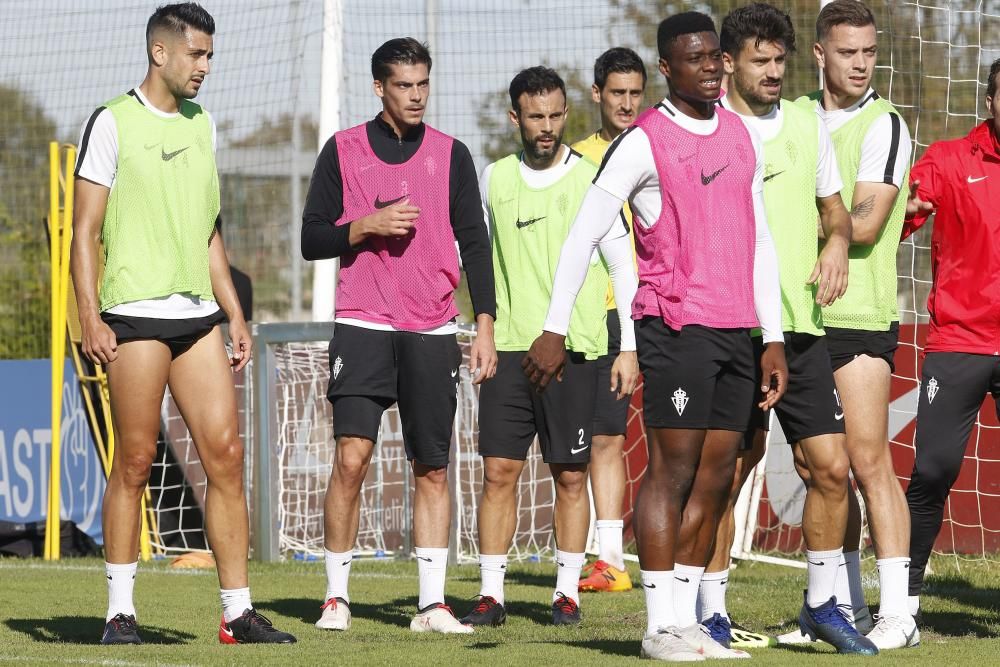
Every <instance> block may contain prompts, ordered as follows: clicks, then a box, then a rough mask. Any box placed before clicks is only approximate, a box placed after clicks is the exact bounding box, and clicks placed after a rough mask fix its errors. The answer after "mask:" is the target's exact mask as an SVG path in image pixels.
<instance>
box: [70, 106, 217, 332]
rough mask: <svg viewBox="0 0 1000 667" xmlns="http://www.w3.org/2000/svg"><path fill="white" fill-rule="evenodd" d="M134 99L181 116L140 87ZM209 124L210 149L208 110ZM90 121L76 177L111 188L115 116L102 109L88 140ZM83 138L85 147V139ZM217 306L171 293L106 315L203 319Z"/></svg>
mask: <svg viewBox="0 0 1000 667" xmlns="http://www.w3.org/2000/svg"><path fill="white" fill-rule="evenodd" d="M133 90H134V91H135V96H136V98H137V99H138V100H139V101H140V102H141V103H142V105H143V106H144V107H146V108H147V109H149V111H150V112H151V113H152V114H154V115H156V116H159V117H161V118H174V117H176V116H178V115H180V114H179V113H178V112H174V113H170V112H167V111H161V110H160V109H157V108H156V107H155V106H153V105H152V103H151V102H150V101H149V100H148V99H146V96H145V95H143V94H142V91H141V90H139V87H138V86H136V87H135V88H134V89H133ZM205 115H206V116H208V122H209V125H210V127H211V128H212V149H213V150H215V145H216V129H215V121H214V120H213V119H212V116H211V114H209V113H208V112H207V111H206V112H205ZM88 124H90V119H88V120H87V122H85V123H84V124H83V128H81V130H80V142H79V144H78V145H79V146H80V153H79V155H80V157H79V158H78V159H77V164H76V174H77V176H80V177H81V178H85V179H87V180H88V181H92V182H94V183H97V184H98V185H103V186H104V187H106V188H108V189H111V187H112V186H114V183H115V176H116V174H117V173H118V128H117V126H116V125H115V117H114V114H112V113H111V110H110V109H102V110H101V111H100V113H98V114H97V118H95V119H94V123H93V126H92V127H91V128H90V136H89V137H87V125H88ZM85 138H86V146H84V139H85ZM218 310H219V304H218V303H216V302H215V301H213V300H211V299H201V298H199V297H198V296H195V295H193V294H188V293H183V294H170V295H168V296H164V297H159V298H156V299H142V300H140V301H130V302H128V303H122V304H119V305H117V306H114V307H112V308H109V309H108V310H107V312H109V313H113V314H115V315H126V316H128V317H151V318H156V319H162V320H184V319H189V318H195V317H206V316H208V315H212V314H213V313H216V312H218Z"/></svg>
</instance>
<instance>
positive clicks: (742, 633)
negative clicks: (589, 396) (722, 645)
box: [729, 619, 777, 648]
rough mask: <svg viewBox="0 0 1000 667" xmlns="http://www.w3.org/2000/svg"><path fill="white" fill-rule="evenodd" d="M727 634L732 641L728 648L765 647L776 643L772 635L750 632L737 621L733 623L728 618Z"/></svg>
mask: <svg viewBox="0 0 1000 667" xmlns="http://www.w3.org/2000/svg"><path fill="white" fill-rule="evenodd" d="M729 622H730V628H729V635H730V637H732V641H730V642H729V648H767V647H769V646H774V645H775V644H777V642H776V641H774V637H770V636H768V635H762V634H760V633H757V632H750V631H749V630H747V629H746V628H744V627H743V626H741V625H739V624H738V623H733V622H732V619H730V621H729Z"/></svg>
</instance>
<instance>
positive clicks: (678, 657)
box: [639, 626, 705, 662]
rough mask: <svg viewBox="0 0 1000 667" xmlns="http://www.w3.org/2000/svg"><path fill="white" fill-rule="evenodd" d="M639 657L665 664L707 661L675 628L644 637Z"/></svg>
mask: <svg viewBox="0 0 1000 667" xmlns="http://www.w3.org/2000/svg"><path fill="white" fill-rule="evenodd" d="M639 656H640V657H642V658H647V659H649V660H663V661H664V662H700V661H702V660H704V659H705V656H703V655H702V654H701V653H698V652H697V651H695V650H694V649H693V648H691V645H690V644H688V643H687V642H686V641H684V638H683V637H681V631H680V630H679V629H678V628H677V627H675V626H670V627H666V628H660V629H659V630H657V631H656V632H655V633H653V634H651V635H646V636H645V637H643V638H642V651H640V653H639Z"/></svg>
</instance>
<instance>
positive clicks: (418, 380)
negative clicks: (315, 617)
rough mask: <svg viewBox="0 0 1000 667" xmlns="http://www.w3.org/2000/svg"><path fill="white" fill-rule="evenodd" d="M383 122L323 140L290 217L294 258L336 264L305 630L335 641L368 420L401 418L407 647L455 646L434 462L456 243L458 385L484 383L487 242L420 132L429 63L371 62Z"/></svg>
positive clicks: (476, 215) (441, 447)
mask: <svg viewBox="0 0 1000 667" xmlns="http://www.w3.org/2000/svg"><path fill="white" fill-rule="evenodd" d="M371 67H372V79H373V80H374V82H373V88H374V91H375V95H376V96H378V97H379V99H380V100H381V102H382V111H381V112H380V113H379V114H378V115H377V116H375V118H373V119H372V120H370V121H368V122H367V123H363V124H361V125H358V126H356V127H353V128H350V129H347V130H343V131H340V132H337V133H336V134H335V135H334V136H333V137H332V138H331V139H330V140H329V141H327V143H326V145H325V146H324V147H323V150H322V151H321V153H320V155H319V157H318V158H317V160H316V167H315V170H314V172H313V177H312V183H311V184H310V186H309V194H308V196H307V198H306V205H305V210H304V212H303V214H302V255H303V257H305V258H306V259H308V260H314V259H325V258H331V257H340V261H341V265H340V280H339V282H338V284H337V298H336V313H335V318H334V319H335V325H334V335H333V340H332V341H331V342H330V386H329V390H328V393H327V396H328V398H329V399H330V402H331V403H332V404H333V425H334V437H335V438H336V442H337V446H336V451H335V455H334V462H333V471H332V473H331V475H330V483H329V487H328V488H327V494H326V502H325V504H324V508H323V509H324V525H325V535H324V545H325V548H326V579H327V589H326V597H325V598H324V599H325V600H326V602H324V603H323V606H322V610H323V611H322V615H321V618H320V619H319V621H318V622H317V623H316V627H318V628H322V629H327V630H347V629H348V628H349V627H350V625H351V612H350V608H349V606H348V604H349V600H350V598H349V597H348V592H347V583H348V577H349V575H350V571H351V560H352V555H351V554H352V551H353V549H354V543H355V540H356V539H357V533H358V522H359V520H360V514H359V512H360V505H361V496H360V493H361V484H362V482H363V481H364V479H365V475H366V474H367V472H368V465H369V463H370V462H371V458H372V453H373V451H374V447H375V441H376V440H377V439H378V432H379V425H380V423H381V421H382V413H383V412H384V411H385V410H386V409H388V408H389V407H390V406H392V404H393V403H398V404H399V414H400V419H401V420H402V424H403V440H404V444H405V447H406V457H407V459H409V461H410V463H411V467H412V469H413V476H414V478H415V480H416V485H415V487H416V488H415V493H414V511H413V527H414V542H415V544H416V555H417V568H418V573H419V583H420V595H419V600H418V609H417V614H416V616H415V617H414V618H413V620H412V622H411V623H410V629H411V630H413V631H414V632H444V633H468V632H472V628H470V627H469V626H467V625H463V624H461V623H459V622H458V620H457V619H456V618H455V616H454V614H452V612H451V609H449V608H448V607H447V606H446V605H445V604H444V585H445V569H446V566H447V561H448V526H449V523H450V517H451V511H450V509H449V508H450V497H449V492H448V476H447V472H448V456H449V450H450V448H451V438H452V424H453V422H454V418H455V409H456V407H457V393H458V382H459V380H458V373H459V370H460V369H459V366H460V365H461V361H462V355H461V351H460V350H459V348H458V343H457V341H456V337H455V334H456V332H457V325H456V324H455V316H456V315H458V309H457V308H456V307H455V300H454V296H453V295H454V291H455V288H456V286H457V285H458V281H459V257H458V253H457V252H456V249H455V242H456V240H457V241H458V246H459V250H460V252H461V257H462V261H463V265H464V268H465V271H466V274H467V275H468V282H469V291H470V294H471V296H472V305H473V308H474V309H475V313H476V331H477V335H476V340H475V342H474V343H473V345H472V351H471V359H470V362H469V371H470V372H471V374H472V377H473V382H474V383H477V384H478V383H480V382H482V381H483V380H485V379H487V378H489V377H492V375H493V374H494V372H495V369H496V351H495V348H494V346H493V319H494V317H495V314H496V306H495V303H496V302H495V295H494V293H493V269H492V263H491V258H490V247H489V239H488V238H487V235H486V226H485V224H484V222H483V210H482V205H481V203H480V198H479V188H478V186H477V183H476V171H475V167H474V165H473V163H472V156H471V155H470V153H469V150H468V149H467V148H466V147H465V145H464V144H462V143H461V142H460V141H458V140H456V139H453V138H452V137H449V136H447V135H445V134H442V133H441V132H438V131H437V130H435V129H434V128H432V127H430V126H428V125H426V124H425V123H424V122H423V117H424V110H425V109H426V106H427V100H428V96H429V93H430V70H431V56H430V53H429V52H428V51H427V48H426V47H425V46H424V45H422V44H420V43H419V42H417V41H416V40H414V39H411V38H397V39H391V40H389V41H388V42H386V43H385V44H383V45H382V46H380V47H379V48H378V49H376V50H375V53H374V54H372V60H371Z"/></svg>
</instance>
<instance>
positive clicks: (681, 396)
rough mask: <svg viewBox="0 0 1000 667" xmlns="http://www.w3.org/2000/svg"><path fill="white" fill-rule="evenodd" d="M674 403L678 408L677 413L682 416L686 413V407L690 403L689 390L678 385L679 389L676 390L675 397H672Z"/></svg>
mask: <svg viewBox="0 0 1000 667" xmlns="http://www.w3.org/2000/svg"><path fill="white" fill-rule="evenodd" d="M670 400H671V401H673V403H674V408H675V409H676V410H677V415H678V416H680V415H682V414H684V408H686V407H687V404H688V395H687V392H686V391H684V390H683V389H682V388H680V387H677V391H675V392H674V395H673V397H672V398H671V399H670Z"/></svg>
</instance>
